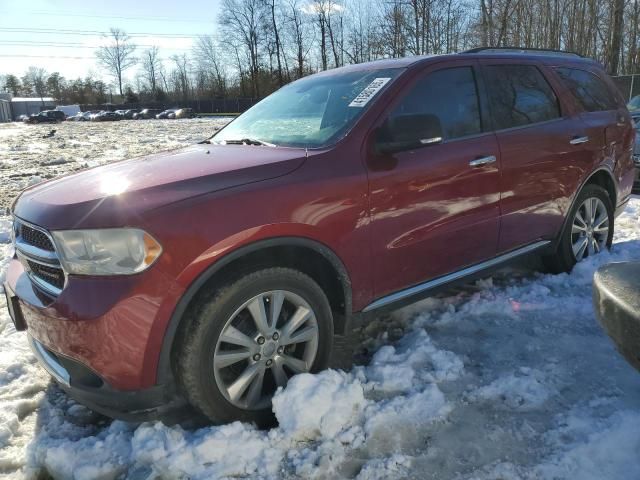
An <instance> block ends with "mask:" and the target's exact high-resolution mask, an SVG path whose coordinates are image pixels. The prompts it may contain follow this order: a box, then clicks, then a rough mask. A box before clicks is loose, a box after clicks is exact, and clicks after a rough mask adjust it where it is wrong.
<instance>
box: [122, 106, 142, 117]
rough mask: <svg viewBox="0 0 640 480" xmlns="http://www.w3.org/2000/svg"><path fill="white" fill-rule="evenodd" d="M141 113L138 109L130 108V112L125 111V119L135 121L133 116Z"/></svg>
mask: <svg viewBox="0 0 640 480" xmlns="http://www.w3.org/2000/svg"><path fill="white" fill-rule="evenodd" d="M139 111H140V109H138V108H130V109H129V110H125V112H124V118H125V119H126V120H131V119H133V116H134V115H135V114H136V113H138V112H139Z"/></svg>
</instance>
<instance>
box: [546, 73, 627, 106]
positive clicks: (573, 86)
mask: <svg viewBox="0 0 640 480" xmlns="http://www.w3.org/2000/svg"><path fill="white" fill-rule="evenodd" d="M555 71H556V73H557V74H558V76H559V77H560V79H561V80H562V82H563V83H564V84H565V86H566V87H567V88H568V89H569V90H570V91H571V92H572V93H573V95H574V96H575V97H576V99H577V100H578V103H579V104H580V106H581V107H582V108H583V109H584V110H585V111H586V112H600V111H605V110H616V109H617V108H618V102H617V100H616V95H615V93H613V92H612V91H611V90H610V89H609V87H608V86H607V84H606V83H605V82H604V81H603V80H602V79H601V78H600V77H598V76H597V75H595V74H593V73H591V72H588V71H586V70H580V69H578V68H568V67H556V68H555Z"/></svg>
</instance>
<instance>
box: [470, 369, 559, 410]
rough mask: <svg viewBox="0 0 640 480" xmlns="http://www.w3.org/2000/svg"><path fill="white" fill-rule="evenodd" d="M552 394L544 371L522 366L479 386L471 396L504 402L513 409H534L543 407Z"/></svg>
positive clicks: (474, 398)
mask: <svg viewBox="0 0 640 480" xmlns="http://www.w3.org/2000/svg"><path fill="white" fill-rule="evenodd" d="M551 395H553V390H552V389H551V388H549V386H547V385H546V384H545V376H544V374H543V373H542V372H540V371H538V370H535V369H531V368H525V367H522V368H520V369H519V371H518V372H517V373H515V374H513V373H511V374H509V375H506V376H503V377H500V378H498V379H496V380H494V381H493V382H491V383H490V384H489V385H485V386H483V387H480V388H478V389H477V390H476V391H475V392H473V393H471V394H470V395H469V398H470V399H472V400H475V401H478V400H484V401H490V402H493V403H494V404H500V403H503V404H504V407H505V408H508V409H511V410H533V409H536V408H540V407H542V406H543V405H544V403H545V402H546V401H547V399H548V398H549V397H550V396H551Z"/></svg>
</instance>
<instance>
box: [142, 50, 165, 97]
mask: <svg viewBox="0 0 640 480" xmlns="http://www.w3.org/2000/svg"><path fill="white" fill-rule="evenodd" d="M161 65H162V61H161V60H160V49H159V48H158V47H155V46H154V47H151V48H150V49H148V50H145V52H144V54H143V55H142V70H143V72H144V77H145V80H146V81H147V85H148V87H149V90H150V91H151V94H152V95H155V94H156V92H157V91H158V82H159V78H158V77H159V71H160V68H161Z"/></svg>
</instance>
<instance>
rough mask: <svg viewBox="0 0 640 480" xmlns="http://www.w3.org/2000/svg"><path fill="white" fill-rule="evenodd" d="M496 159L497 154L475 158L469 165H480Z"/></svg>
mask: <svg viewBox="0 0 640 480" xmlns="http://www.w3.org/2000/svg"><path fill="white" fill-rule="evenodd" d="M495 161H496V157H495V155H489V156H487V157H480V158H476V159H475V160H471V161H470V162H469V166H471V167H480V166H482V165H487V164H489V163H493V162H495Z"/></svg>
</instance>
